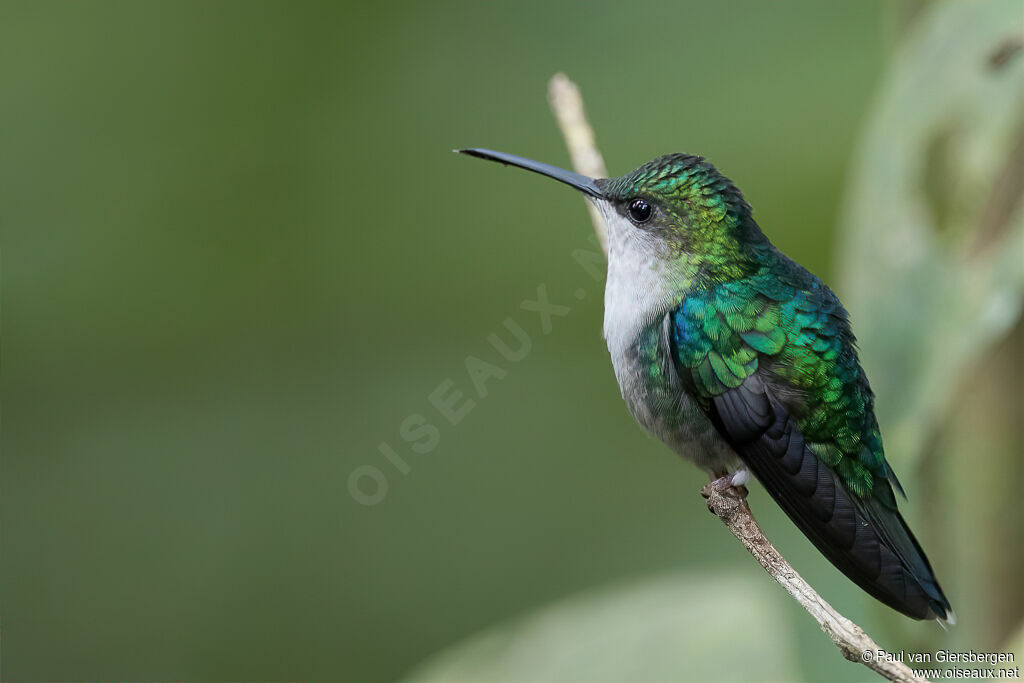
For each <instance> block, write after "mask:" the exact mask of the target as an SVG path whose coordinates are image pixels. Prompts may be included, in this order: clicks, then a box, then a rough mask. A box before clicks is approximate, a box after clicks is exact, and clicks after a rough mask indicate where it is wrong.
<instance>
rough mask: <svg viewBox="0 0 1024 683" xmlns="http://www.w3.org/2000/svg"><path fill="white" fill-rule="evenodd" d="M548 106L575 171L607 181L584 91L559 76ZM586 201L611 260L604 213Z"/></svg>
mask: <svg viewBox="0 0 1024 683" xmlns="http://www.w3.org/2000/svg"><path fill="white" fill-rule="evenodd" d="M548 102H550V103H551V111H553V112H554V113H555V118H556V119H558V127H559V128H561V129H562V136H563V137H564V138H565V146H566V147H568V148H569V157H570V158H571V159H572V167H573V168H574V169H575V170H576V172H577V173H582V174H583V175H586V176H590V177H591V178H607V177H608V169H607V168H606V167H605V165H604V158H602V157H601V152H599V151H598V150H597V144H596V143H595V142H594V129H593V128H591V127H590V122H589V121H587V114H586V112H585V111H584V110H583V96H582V95H580V89H579V88H578V87H577V86H576V84H575V83H573V82H572V81H570V80H569V77H568V76H566V75H565V74H562V73H558V74H555V75H554V76H552V77H551V81H549V82H548ZM584 201H586V203H587V211H588V212H589V213H590V222H591V223H593V224H594V232H595V233H596V234H597V241H598V242H600V243H601V250H602V251H603V252H604V255H605V256H608V235H607V234H606V233H605V228H604V220H603V219H602V218H601V213H600V212H599V211H598V210H597V207H596V206H594V204H593V203H592V202H590V201H587V200H584Z"/></svg>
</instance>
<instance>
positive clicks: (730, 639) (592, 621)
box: [404, 573, 799, 683]
mask: <svg viewBox="0 0 1024 683" xmlns="http://www.w3.org/2000/svg"><path fill="white" fill-rule="evenodd" d="M784 600H785V597H784V595H783V593H782V592H781V591H779V590H778V589H777V588H776V587H775V586H774V585H773V584H772V583H771V582H769V581H763V582H758V581H750V578H749V575H747V574H729V573H726V574H718V575H715V576H710V575H708V574H671V575H666V576H660V577H655V578H649V579H646V580H640V581H634V582H629V583H625V584H621V585H619V586H615V587H612V588H604V589H597V590H593V591H589V592H586V593H583V594H580V595H577V596H575V597H570V598H567V599H564V600H560V601H558V602H555V603H553V604H551V605H548V606H546V607H542V608H540V609H539V610H537V611H535V612H534V613H532V614H530V615H527V616H526V617H523V618H520V619H516V620H513V621H511V622H508V623H505V624H502V625H499V626H496V627H493V628H489V629H487V630H485V631H483V632H482V633H480V634H477V635H475V636H472V637H470V638H469V639H467V640H466V641H464V642H462V643H460V644H457V645H455V646H453V647H451V648H449V649H448V650H445V651H443V652H441V653H440V654H438V655H436V656H434V657H433V658H431V659H430V660H428V661H427V662H426V663H424V664H422V665H421V666H420V667H419V668H418V669H417V670H416V671H414V672H413V673H411V674H410V675H409V676H408V677H407V678H405V679H404V681H405V683H429V682H434V681H437V682H440V681H444V682H446V683H451V682H453V681H474V682H481V683H482V682H485V681H495V682H496V681H508V682H510V683H511V682H514V683H522V682H524V681H559V682H560V683H569V682H571V681H586V682H588V683H598V682H600V681H616V682H621V681H633V682H635V683H642V682H644V681H687V680H693V681H737V680H747V681H752V680H786V681H796V680H799V668H798V667H797V665H796V661H795V659H794V656H795V655H796V646H795V644H794V643H793V642H792V641H791V640H790V631H789V629H787V628H785V627H782V626H781V625H780V619H779V617H780V615H781V614H783V613H784V609H785V608H784V605H783V604H782V602H783V601H784Z"/></svg>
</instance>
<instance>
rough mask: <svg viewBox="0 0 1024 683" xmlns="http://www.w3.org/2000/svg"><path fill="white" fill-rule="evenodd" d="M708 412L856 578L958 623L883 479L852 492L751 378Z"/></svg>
mask: <svg viewBox="0 0 1024 683" xmlns="http://www.w3.org/2000/svg"><path fill="white" fill-rule="evenodd" d="M711 418H712V420H713V421H714V422H715V423H716V426H717V427H718V428H719V430H721V431H722V433H723V434H724V435H727V439H728V440H729V442H730V444H731V445H732V446H733V448H734V449H735V450H736V452H737V453H738V454H739V455H740V457H741V458H742V459H743V461H744V462H745V463H746V465H747V466H748V467H749V468H750V471H751V472H753V474H754V476H756V477H757V478H758V479H759V480H760V481H761V483H762V484H763V485H764V487H765V488H766V489H767V490H768V493H770V494H771V496H772V498H774V499H775V501H776V502H777V503H778V504H779V506H780V507H781V508H782V509H783V510H785V512H786V514H787V515H789V518H790V519H792V520H793V522H794V523H795V524H796V525H797V526H798V527H799V528H800V530H801V531H802V532H803V533H804V535H805V536H807V538H809V539H810V540H811V542H812V543H814V545H815V546H816V547H817V548H818V550H820V551H821V553H822V554H823V555H824V556H825V557H827V558H828V559H829V561H830V562H832V564H834V565H835V566H836V567H837V568H838V569H839V570H840V571H841V572H843V573H844V574H846V576H848V577H849V578H850V579H851V580H852V581H853V582H854V583H856V584H857V585H858V586H860V587H861V588H863V589H864V590H865V591H867V592H868V593H870V594H871V595H873V596H874V597H875V598H877V599H878V600H881V601H882V602H884V603H885V604H886V605H888V606H890V607H892V608H893V609H895V610H897V611H899V612H902V613H903V614H905V615H907V616H908V617H912V618H914V619H933V618H934V619H939V620H940V621H941V622H945V623H954V622H955V616H954V614H953V610H952V609H951V608H950V606H949V601H948V600H947V599H946V596H945V595H944V594H943V592H942V588H940V587H939V582H938V580H937V579H936V578H935V573H934V572H933V571H932V568H931V565H930V564H929V562H928V558H927V557H925V554H924V551H922V550H921V546H920V544H918V542H917V540H916V539H915V538H914V535H913V534H912V533H911V532H910V529H909V528H907V524H906V522H904V521H903V517H902V516H901V515H900V513H899V511H898V510H897V509H896V500H895V498H894V497H893V495H892V489H891V488H889V484H888V482H886V481H885V480H881V479H876V481H875V491H874V492H873V494H872V495H871V496H869V497H866V498H862V497H860V496H857V495H855V494H853V493H851V492H850V491H849V490H848V489H847V488H846V486H844V485H843V483H842V481H841V480H840V479H839V476H838V475H837V474H836V473H835V472H834V471H833V470H832V468H830V467H828V466H827V465H826V464H825V463H823V462H822V461H821V460H820V459H819V458H818V456H817V455H815V454H814V453H813V452H811V450H810V449H809V448H807V446H806V445H805V443H804V438H803V435H802V434H801V433H800V430H799V429H798V428H797V426H796V424H795V422H794V420H792V419H791V417H790V415H789V414H788V412H787V411H786V409H785V407H784V406H783V405H782V404H781V403H779V402H778V401H776V400H774V399H772V398H771V397H770V396H769V395H768V394H767V393H765V392H764V386H763V384H761V382H760V381H758V380H757V379H756V378H753V377H752V378H748V379H747V381H746V382H744V384H743V385H741V386H740V387H737V388H735V389H730V390H728V391H726V392H724V393H723V394H721V395H719V396H716V397H715V398H714V399H713V406H712V411H711Z"/></svg>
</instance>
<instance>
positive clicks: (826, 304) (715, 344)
mask: <svg viewBox="0 0 1024 683" xmlns="http://www.w3.org/2000/svg"><path fill="white" fill-rule="evenodd" d="M741 284H742V283H732V284H731V285H730V289H729V290H728V291H726V292H724V293H723V292H722V291H718V292H711V293H709V294H708V295H707V296H705V297H703V298H702V299H700V300H692V299H688V300H687V302H684V304H683V305H682V306H681V307H680V308H679V309H677V310H676V311H673V312H671V313H669V314H668V316H667V317H666V320H665V326H664V331H665V334H666V336H667V337H668V339H667V340H666V343H667V344H668V347H669V348H670V349H671V350H672V356H673V361H674V369H675V372H677V373H678V374H679V375H680V381H681V382H682V383H683V385H684V386H687V387H688V389H689V390H691V391H692V393H693V394H694V396H695V397H696V398H697V399H698V402H699V403H700V404H701V405H702V407H703V409H704V411H705V413H706V414H707V416H708V417H709V418H710V419H711V421H712V423H713V424H714V425H715V427H716V428H717V429H718V431H719V432H720V433H721V435H722V436H723V438H724V439H725V440H726V441H727V442H728V443H729V444H730V445H731V446H732V447H733V449H734V450H735V451H736V453H737V454H738V455H739V456H740V457H741V459H742V460H743V461H744V463H745V464H746V465H747V467H748V468H749V469H750V471H751V472H752V473H753V474H754V476H755V477H757V479H758V480H759V481H761V483H762V484H763V485H764V487H765V488H766V489H767V490H768V492H769V493H770V494H771V496H772V498H774V499H775V501H776V502H777V503H778V504H779V506H780V507H781V508H782V509H783V510H784V511H785V512H786V514H787V515H788V516H789V517H790V519H792V520H793V522H794V523H795V524H796V525H797V527H799V528H800V530H801V531H802V532H803V533H804V535H806V536H807V538H808V539H810V540H811V542H812V543H814V545H815V546H816V547H817V548H818V550H819V551H821V553H822V554H823V555H825V557H827V558H828V559H829V561H830V562H832V564H834V565H835V566H836V567H837V568H838V569H839V570H840V571H842V572H843V573H844V574H846V576H848V577H849V578H850V579H851V580H853V581H854V582H855V583H856V584H857V585H859V586H860V587H861V588H863V589H864V590H866V591H867V592H868V593H870V594H871V595H873V596H874V597H876V598H877V599H879V600H881V601H882V602H884V603H885V604H887V605H889V606H890V607H892V608H893V609H896V610H898V611H900V612H902V613H903V614H906V615H907V616H910V617H913V618H915V619H927V618H934V617H937V618H940V619H944V620H946V619H950V618H951V615H952V612H951V610H950V606H949V602H948V601H947V600H946V598H945V596H944V595H943V593H942V589H941V588H940V587H939V585H938V583H937V581H936V579H935V575H934V573H933V572H932V569H931V566H930V565H929V563H928V560H927V558H926V557H925V555H924V552H923V551H922V550H921V547H920V545H919V544H918V543H917V541H916V540H915V538H914V536H913V534H912V533H911V532H910V529H908V528H907V525H906V523H905V522H904V521H903V518H902V516H901V515H900V513H899V511H898V509H897V507H896V499H895V496H894V495H893V492H892V488H891V486H890V483H889V482H890V480H891V481H895V477H894V476H893V475H892V473H891V470H889V468H888V465H887V463H885V459H884V457H883V456H882V455H881V440H880V437H878V435H877V424H876V423H875V420H874V415H873V412H872V402H871V396H870V389H869V388H868V387H867V382H866V380H865V379H864V378H863V373H862V371H861V370H860V366H859V364H858V363H857V360H856V354H855V352H854V350H853V339H852V336H851V335H850V334H849V329H848V327H847V323H846V319H845V312H844V311H842V308H841V307H840V306H838V302H837V301H835V299H834V295H832V293H831V292H829V291H828V290H827V289H826V288H825V287H824V285H820V283H819V287H820V290H817V289H816V290H815V291H811V292H806V291H805V292H800V291H795V290H792V289H786V288H782V290H781V291H780V290H778V289H777V284H776V283H773V284H771V285H768V286H764V287H760V286H759V283H757V282H756V281H755V282H754V283H747V284H748V285H750V286H751V287H752V288H753V291H746V292H743V291H738V290H736V287H738V286H740V285H741ZM762 289H763V291H762ZM765 292H766V293H767V294H765ZM737 294H739V295H749V296H740V297H739V298H738V299H737V296H736V295H737ZM828 297H831V299H827V298H828ZM813 299H817V301H814V300H813ZM737 300H738V301H742V302H743V303H742V304H737V303H735V301H737ZM815 349H817V350H815Z"/></svg>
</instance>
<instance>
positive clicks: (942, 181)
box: [839, 0, 1024, 461]
mask: <svg viewBox="0 0 1024 683" xmlns="http://www.w3.org/2000/svg"><path fill="white" fill-rule="evenodd" d="M1021 32H1022V28H1021V22H1020V4H1019V2H1017V1H1016V0H1000V1H997V2H984V3H935V4H932V5H929V6H928V7H927V9H925V10H922V17H921V19H920V20H919V21H918V22H917V24H916V25H915V27H914V29H913V30H912V31H911V32H910V33H909V34H908V36H907V39H906V41H905V42H904V44H903V47H902V48H901V50H900V51H899V52H898V54H897V55H896V57H895V60H894V64H893V68H892V70H891V71H890V73H889V76H888V78H887V81H886V83H885V85H884V87H883V90H882V93H881V97H880V101H879V103H878V105H877V107H876V109H875V111H874V114H873V115H872V116H871V118H870V122H869V123H868V126H867V131H866V134H865V137H864V140H863V143H862V145H861V148H860V154H859V157H858V159H857V160H856V163H855V165H854V168H853V171H852V174H851V180H850V183H849V191H848V194H847V197H846V202H845V208H844V212H843V216H842V220H841V228H842V233H841V238H840V239H841V249H840V257H841V262H840V271H841V277H840V281H841V286H840V288H839V289H840V294H841V296H842V298H843V300H844V302H845V303H846V306H847V307H848V309H849V311H850V313H851V318H852V322H853V326H854V330H856V332H857V335H858V337H859V339H860V349H861V357H862V361H863V362H864V365H865V368H866V370H867V373H868V376H869V377H870V378H871V381H872V385H873V387H874V389H875V392H876V393H877V395H878V409H879V416H880V418H881V421H882V423H883V429H884V432H885V435H886V446H887V448H886V451H887V452H888V453H889V454H890V455H893V454H896V455H897V457H898V459H903V458H909V459H910V460H911V461H913V460H914V459H916V458H917V457H919V456H920V454H921V452H922V450H923V448H924V447H925V444H926V443H927V439H928V438H929V435H930V433H931V432H932V430H933V429H934V428H935V427H936V426H937V425H939V424H940V422H941V420H942V418H943V415H944V414H945V412H946V411H947V410H948V408H949V407H950V406H951V404H952V401H951V398H952V395H953V392H954V390H955V389H956V387H957V385H958V382H959V381H960V380H961V379H962V378H963V375H964V373H965V372H968V371H969V370H970V368H971V367H972V364H974V363H975V362H977V361H978V360H979V359H980V358H982V357H983V356H984V355H985V354H986V352H987V351H989V350H990V349H991V348H992V346H993V344H994V343H995V342H996V341H998V340H999V339H1001V338H1002V337H1003V336H1004V335H1005V334H1006V333H1007V331H1008V330H1010V329H1011V328H1012V326H1013V325H1014V323H1015V322H1016V321H1017V319H1018V318H1019V316H1020V312H1021V303H1022V295H1024V207H1022V202H1021V195H1022V193H1024V161H1022V160H1024V51H1022V50H1021V49H1020V45H1021V41H1022V40H1024V36H1022V35H1021ZM1015 46H1016V47H1015ZM996 56H999V58H998V59H996V58H995V57H996Z"/></svg>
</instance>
